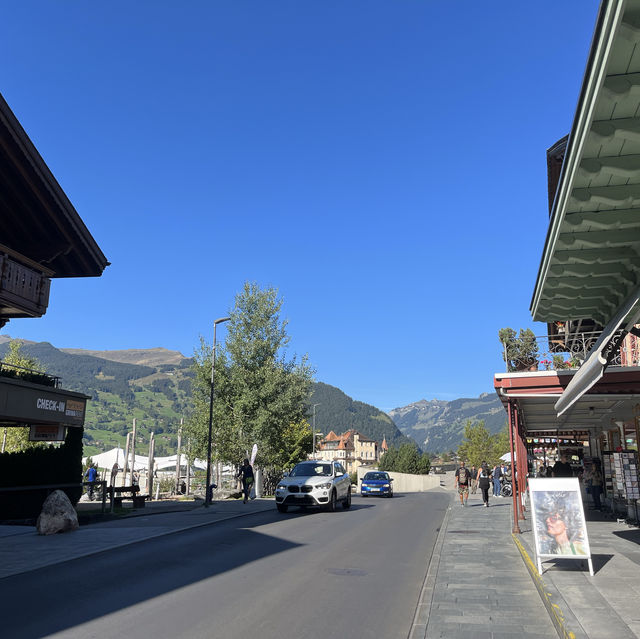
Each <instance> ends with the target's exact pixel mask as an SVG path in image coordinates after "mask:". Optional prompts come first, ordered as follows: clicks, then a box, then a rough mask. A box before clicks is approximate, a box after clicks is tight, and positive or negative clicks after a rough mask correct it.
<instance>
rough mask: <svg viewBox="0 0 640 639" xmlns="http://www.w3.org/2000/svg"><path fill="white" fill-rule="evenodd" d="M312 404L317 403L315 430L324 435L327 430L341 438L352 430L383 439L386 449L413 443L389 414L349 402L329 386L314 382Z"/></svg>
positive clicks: (349, 398)
mask: <svg viewBox="0 0 640 639" xmlns="http://www.w3.org/2000/svg"><path fill="white" fill-rule="evenodd" d="M313 404H319V406H316V430H317V431H319V432H321V433H323V434H324V435H326V434H327V433H328V432H329V431H330V430H333V431H334V432H335V433H336V434H337V435H340V434H341V433H344V432H345V431H347V430H349V429H350V428H355V429H356V430H357V431H359V432H361V433H362V434H363V435H366V436H367V437H370V438H371V439H374V440H376V441H378V442H382V439H383V438H384V437H386V439H387V444H389V446H396V447H397V446H400V445H402V444H406V443H412V444H415V443H416V442H415V441H414V440H413V439H411V438H410V437H407V436H405V435H403V434H402V433H401V432H400V430H398V427H397V426H396V425H395V424H394V423H393V420H392V419H391V418H390V417H389V415H387V414H386V413H383V412H382V411H381V410H378V409H377V408H375V407H374V406H371V405H369V404H365V403H363V402H358V401H355V400H353V399H351V397H349V396H348V395H345V394H344V393H343V392H342V391H341V390H340V389H338V388H335V387H334V386H329V384H323V383H322V382H316V383H315V384H314V385H313V393H312V396H311V401H310V405H311V406H312V405H313ZM311 412H312V411H310V413H311Z"/></svg>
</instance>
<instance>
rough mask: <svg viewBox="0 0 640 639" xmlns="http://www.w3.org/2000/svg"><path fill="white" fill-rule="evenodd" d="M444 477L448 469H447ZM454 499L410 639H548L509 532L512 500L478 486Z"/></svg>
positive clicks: (549, 629) (545, 619)
mask: <svg viewBox="0 0 640 639" xmlns="http://www.w3.org/2000/svg"><path fill="white" fill-rule="evenodd" d="M448 475H449V474H448ZM445 485H446V487H447V488H448V489H450V490H451V492H452V501H451V506H450V508H449V510H448V511H447V513H446V515H445V519H444V521H443V524H442V528H441V530H440V533H439V535H438V540H437V541H436V545H435V548H434V551H433V555H432V558H431V563H430V565H429V571H428V573H427V577H426V579H425V582H424V586H423V589H422V593H421V596H420V601H419V604H418V609H417V611H416V617H415V619H414V626H413V629H412V632H411V635H410V639H424V638H427V639H433V638H435V637H443V638H446V639H513V638H514V637H521V638H522V639H534V638H536V639H541V638H543V639H550V638H551V637H553V636H554V635H555V629H554V627H553V624H552V623H551V620H550V619H549V616H548V614H547V612H546V610H545V608H544V606H543V604H542V601H541V599H540V596H539V595H538V592H537V590H536V587H535V585H534V583H533V581H532V579H531V577H530V575H529V573H528V572H527V569H526V567H525V565H524V563H523V562H522V560H521V558H520V553H519V552H518V549H517V547H516V545H515V544H514V543H513V540H512V536H511V502H510V500H507V499H492V500H491V501H490V507H489V508H485V507H484V505H483V503H482V496H481V495H480V491H478V493H477V494H475V495H470V496H469V501H468V504H467V506H465V507H462V506H460V501H459V499H458V496H457V494H455V495H454V494H453V486H452V481H451V479H450V477H449V476H447V479H446V480H445Z"/></svg>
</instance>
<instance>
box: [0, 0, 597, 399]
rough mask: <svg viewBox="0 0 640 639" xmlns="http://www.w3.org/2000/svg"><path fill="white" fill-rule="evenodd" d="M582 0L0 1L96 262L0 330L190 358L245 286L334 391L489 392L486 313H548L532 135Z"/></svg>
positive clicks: (492, 353) (570, 77) (13, 96)
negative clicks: (543, 309)
mask: <svg viewBox="0 0 640 639" xmlns="http://www.w3.org/2000/svg"><path fill="white" fill-rule="evenodd" d="M597 9H598V3H597V2H596V1H595V0H575V1H563V2H558V1H557V0H554V1H551V0H537V2H535V3H520V2H513V0H511V1H501V0H491V1H490V2H472V1H470V0H469V1H466V0H460V1H455V2H452V1H445V0H441V1H436V0H422V1H418V0H395V1H394V0H386V1H380V0H349V1H346V0H340V1H338V0H329V1H327V0H323V1H322V2H320V1H319V0H292V1H287V2H285V1H275V0H271V1H269V2H267V1H265V0H243V1H240V0H229V1H227V2H218V1H214V0H207V1H187V2H180V3H178V2H173V1H163V2H161V1H157V0H154V1H151V0H147V1H143V0H139V1H137V2H123V1H115V2H109V3H107V2H72V1H67V2H49V1H46V2H45V1H42V2H36V1H29V0H25V1H24V2H20V3H11V4H10V5H8V6H6V7H5V8H4V10H3V19H2V21H1V22H0V54H1V56H2V59H3V64H2V66H1V67H0V92H2V94H3V95H4V97H5V99H6V101H7V102H8V103H9V105H10V107H11V108H12V109H13V111H14V113H15V114H16V116H17V117H18V119H19V120H20V122H21V123H22V125H23V127H24V128H25V130H26V131H27V133H28V134H29V136H30V137H31V139H32V140H33V142H34V144H35V145H36V147H37V148H38V150H39V151H40V153H41V155H42V156H43V158H44V159H45V161H46V162H47V164H48V165H49V167H50V168H51V170H52V172H53V173H54V175H55V176H56V178H57V179H58V181H59V182H60V184H61V185H62V187H63V189H64V190H65V192H66V193H67V195H68V196H69V198H70V200H71V201H72V202H73V204H74V206H75V207H76V209H77V210H78V212H79V214H80V215H81V217H82V218H83V220H84V221H85V223H86V224H87V227H88V228H89V230H90V231H91V233H92V234H93V236H94V237H95V239H96V241H97V242H98V244H99V245H100V247H101V248H102V250H103V252H104V253H105V255H106V256H107V258H108V259H109V260H110V261H111V263H112V265H111V266H110V267H108V268H107V270H106V271H105V274H104V275H103V276H102V277H101V278H88V279H83V280H80V279H78V280H66V281H65V280H55V281H54V283H53V286H52V292H51V300H50V305H49V310H48V312H47V314H46V315H45V317H43V318H42V319H37V320H12V321H11V322H10V323H9V324H7V325H6V326H5V327H4V329H2V333H3V334H5V335H7V334H8V335H11V336H13V337H22V338H25V339H31V340H37V341H48V342H51V343H52V344H54V345H55V346H57V347H76V348H88V349H126V348H152V347H156V346H162V347H165V348H169V349H174V350H179V351H181V352H183V353H184V354H185V355H191V354H193V349H194V348H195V347H196V346H197V344H198V340H199V335H200V334H202V335H204V336H205V337H206V338H207V339H208V340H211V334H212V329H211V322H212V321H213V319H215V318H217V317H221V316H224V315H225V314H226V313H227V311H228V310H229V308H230V307H231V306H232V304H233V300H234V297H235V295H236V293H237V292H238V291H239V290H240V289H241V287H242V285H243V282H244V281H246V280H250V281H255V282H258V283H259V284H260V285H261V286H263V287H266V286H274V287H276V288H277V289H278V290H279V293H280V295H281V296H282V297H283V299H284V307H283V316H284V317H286V318H287V319H288V320H289V333H290V335H291V349H290V354H293V353H294V352H295V353H298V354H303V353H307V354H308V355H309V358H310V361H311V363H312V364H313V366H314V367H315V369H316V371H317V373H316V379H317V380H318V381H323V382H326V383H328V384H332V385H334V386H337V387H339V388H340V389H342V390H343V391H344V392H346V393H347V394H348V395H350V396H352V397H353V398H355V399H358V400H360V401H364V402H367V403H370V404H373V405H375V406H378V407H379V408H382V409H384V410H388V409H391V408H394V407H398V406H404V405H406V404H408V403H410V402H414V401H418V400H420V399H422V398H425V399H434V398H438V399H454V398H457V397H474V396H477V395H479V394H480V393H482V392H491V391H492V386H493V384H492V378H493V373H495V372H496V371H500V370H503V369H504V364H503V362H502V359H501V356H500V344H499V342H498V339H497V333H498V330H499V329H500V328H502V327H504V326H511V327H513V328H516V329H519V328H521V327H527V326H530V327H532V328H533V329H534V331H535V332H536V334H542V333H544V332H545V330H546V328H545V327H544V325H541V324H533V323H532V321H531V316H530V314H529V303H530V299H531V294H532V291H533V286H534V282H535V277H536V274H537V269H538V265H539V261H540V256H541V252H542V247H543V244H544V239H545V233H546V229H547V224H548V207H547V186H546V156H545V151H546V149H547V148H548V147H549V146H551V145H552V144H553V143H554V142H555V141H556V140H557V139H559V138H560V137H562V136H563V135H565V134H566V133H568V131H569V129H570V127H571V123H572V119H573V115H574V111H575V106H576V103H577V99H578V92H579V89H580V84H581V81H582V76H583V73H584V68H585V63H586V58H587V53H588V48H589V44H590V41H591V37H592V33H593V28H594V23H595V18H596V13H597ZM224 333H225V331H224V328H222V327H221V328H220V331H219V338H222V339H224ZM318 410H320V409H318Z"/></svg>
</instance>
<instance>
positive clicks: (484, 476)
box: [477, 462, 491, 508]
mask: <svg viewBox="0 0 640 639" xmlns="http://www.w3.org/2000/svg"><path fill="white" fill-rule="evenodd" d="M490 474H491V471H490V470H489V466H487V464H486V463H484V462H483V463H482V466H480V469H479V470H478V478H477V479H478V487H479V488H480V490H481V491H482V501H483V502H484V505H485V507H487V508H489V481H490Z"/></svg>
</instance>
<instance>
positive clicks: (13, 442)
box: [2, 339, 44, 453]
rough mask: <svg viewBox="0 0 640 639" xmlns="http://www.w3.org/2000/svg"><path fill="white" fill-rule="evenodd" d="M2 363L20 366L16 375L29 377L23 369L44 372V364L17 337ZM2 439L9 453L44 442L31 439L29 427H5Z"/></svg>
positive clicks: (12, 341)
mask: <svg viewBox="0 0 640 639" xmlns="http://www.w3.org/2000/svg"><path fill="white" fill-rule="evenodd" d="M2 363H3V364H9V365H11V366H19V367H20V369H17V370H16V371H15V372H16V377H22V376H25V377H28V372H27V371H26V370H25V371H22V370H21V369H28V370H31V371H38V372H39V373H44V367H43V366H42V364H41V363H40V362H39V361H38V360H37V359H36V358H35V357H29V356H28V355H26V354H25V353H23V352H22V343H21V342H19V341H18V340H15V339H14V340H11V341H10V342H9V352H8V353H7V354H6V356H5V358H4V359H3V360H2ZM2 439H3V444H4V448H3V450H4V451H5V452H8V453H12V452H17V451H20V450H28V449H29V448H41V447H42V446H43V444H42V443H39V442H30V441H29V427H26V428H24V427H11V428H7V427H5V428H4V429H3V433H2Z"/></svg>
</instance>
